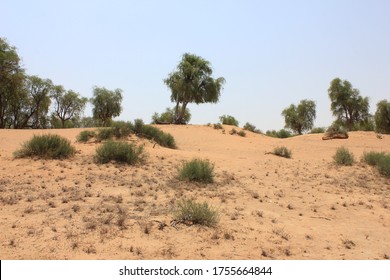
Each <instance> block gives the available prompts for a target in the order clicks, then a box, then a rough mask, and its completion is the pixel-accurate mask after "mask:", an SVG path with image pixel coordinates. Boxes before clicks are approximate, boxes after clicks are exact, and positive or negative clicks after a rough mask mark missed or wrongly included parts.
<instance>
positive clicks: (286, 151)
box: [273, 146, 292, 158]
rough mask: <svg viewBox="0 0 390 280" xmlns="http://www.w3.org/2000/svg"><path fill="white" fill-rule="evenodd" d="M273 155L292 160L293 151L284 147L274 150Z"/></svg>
mask: <svg viewBox="0 0 390 280" xmlns="http://www.w3.org/2000/svg"><path fill="white" fill-rule="evenodd" d="M273 154H274V155H276V156H280V157H285V158H291V156H292V152H291V150H289V149H287V147H284V146H281V147H276V148H275V149H274V152H273Z"/></svg>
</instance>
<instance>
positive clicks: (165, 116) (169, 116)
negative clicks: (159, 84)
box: [152, 106, 191, 124]
mask: <svg viewBox="0 0 390 280" xmlns="http://www.w3.org/2000/svg"><path fill="white" fill-rule="evenodd" d="M175 111H176V108H175V107H174V108H172V109H170V108H166V110H165V112H164V113H162V114H161V115H160V114H158V113H154V115H153V116H152V123H153V124H161V123H162V124H165V123H175V121H176V119H177V118H178V117H179V116H176V113H175ZM181 111H182V108H181V107H180V106H179V108H178V112H179V113H180V112H181ZM190 119H191V113H190V110H189V109H188V108H186V109H185V112H184V116H183V118H182V123H183V124H187V123H189V121H190Z"/></svg>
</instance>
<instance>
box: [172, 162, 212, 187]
mask: <svg viewBox="0 0 390 280" xmlns="http://www.w3.org/2000/svg"><path fill="white" fill-rule="evenodd" d="M179 179H181V180H188V181H195V182H202V183H212V182H213V181H214V165H213V164H211V163H210V161H208V160H201V159H193V160H191V161H187V162H185V163H183V165H182V166H181V167H180V168H179Z"/></svg>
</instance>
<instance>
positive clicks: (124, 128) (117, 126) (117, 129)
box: [111, 121, 134, 139]
mask: <svg viewBox="0 0 390 280" xmlns="http://www.w3.org/2000/svg"><path fill="white" fill-rule="evenodd" d="M111 127H112V134H113V135H114V136H115V137H116V138H118V139H121V138H126V137H128V136H129V135H130V134H131V133H132V132H133V129H134V126H133V124H132V123H131V122H124V121H115V122H113V123H112V125H111Z"/></svg>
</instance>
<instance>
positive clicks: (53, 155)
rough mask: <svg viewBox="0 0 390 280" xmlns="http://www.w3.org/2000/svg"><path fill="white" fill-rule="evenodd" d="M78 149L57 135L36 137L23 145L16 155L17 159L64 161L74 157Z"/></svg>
mask: <svg viewBox="0 0 390 280" xmlns="http://www.w3.org/2000/svg"><path fill="white" fill-rule="evenodd" d="M75 152H76V149H75V148H74V147H73V146H72V145H71V144H70V141H69V140H68V139H66V138H64V137H61V136H59V135H56V134H45V135H34V136H33V137H32V139H31V140H29V141H27V142H25V143H23V144H22V148H21V149H20V150H18V151H16V152H15V153H14V156H15V157H20V158H22V157H39V158H47V159H62V158H68V157H70V156H73V155H74V153H75Z"/></svg>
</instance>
